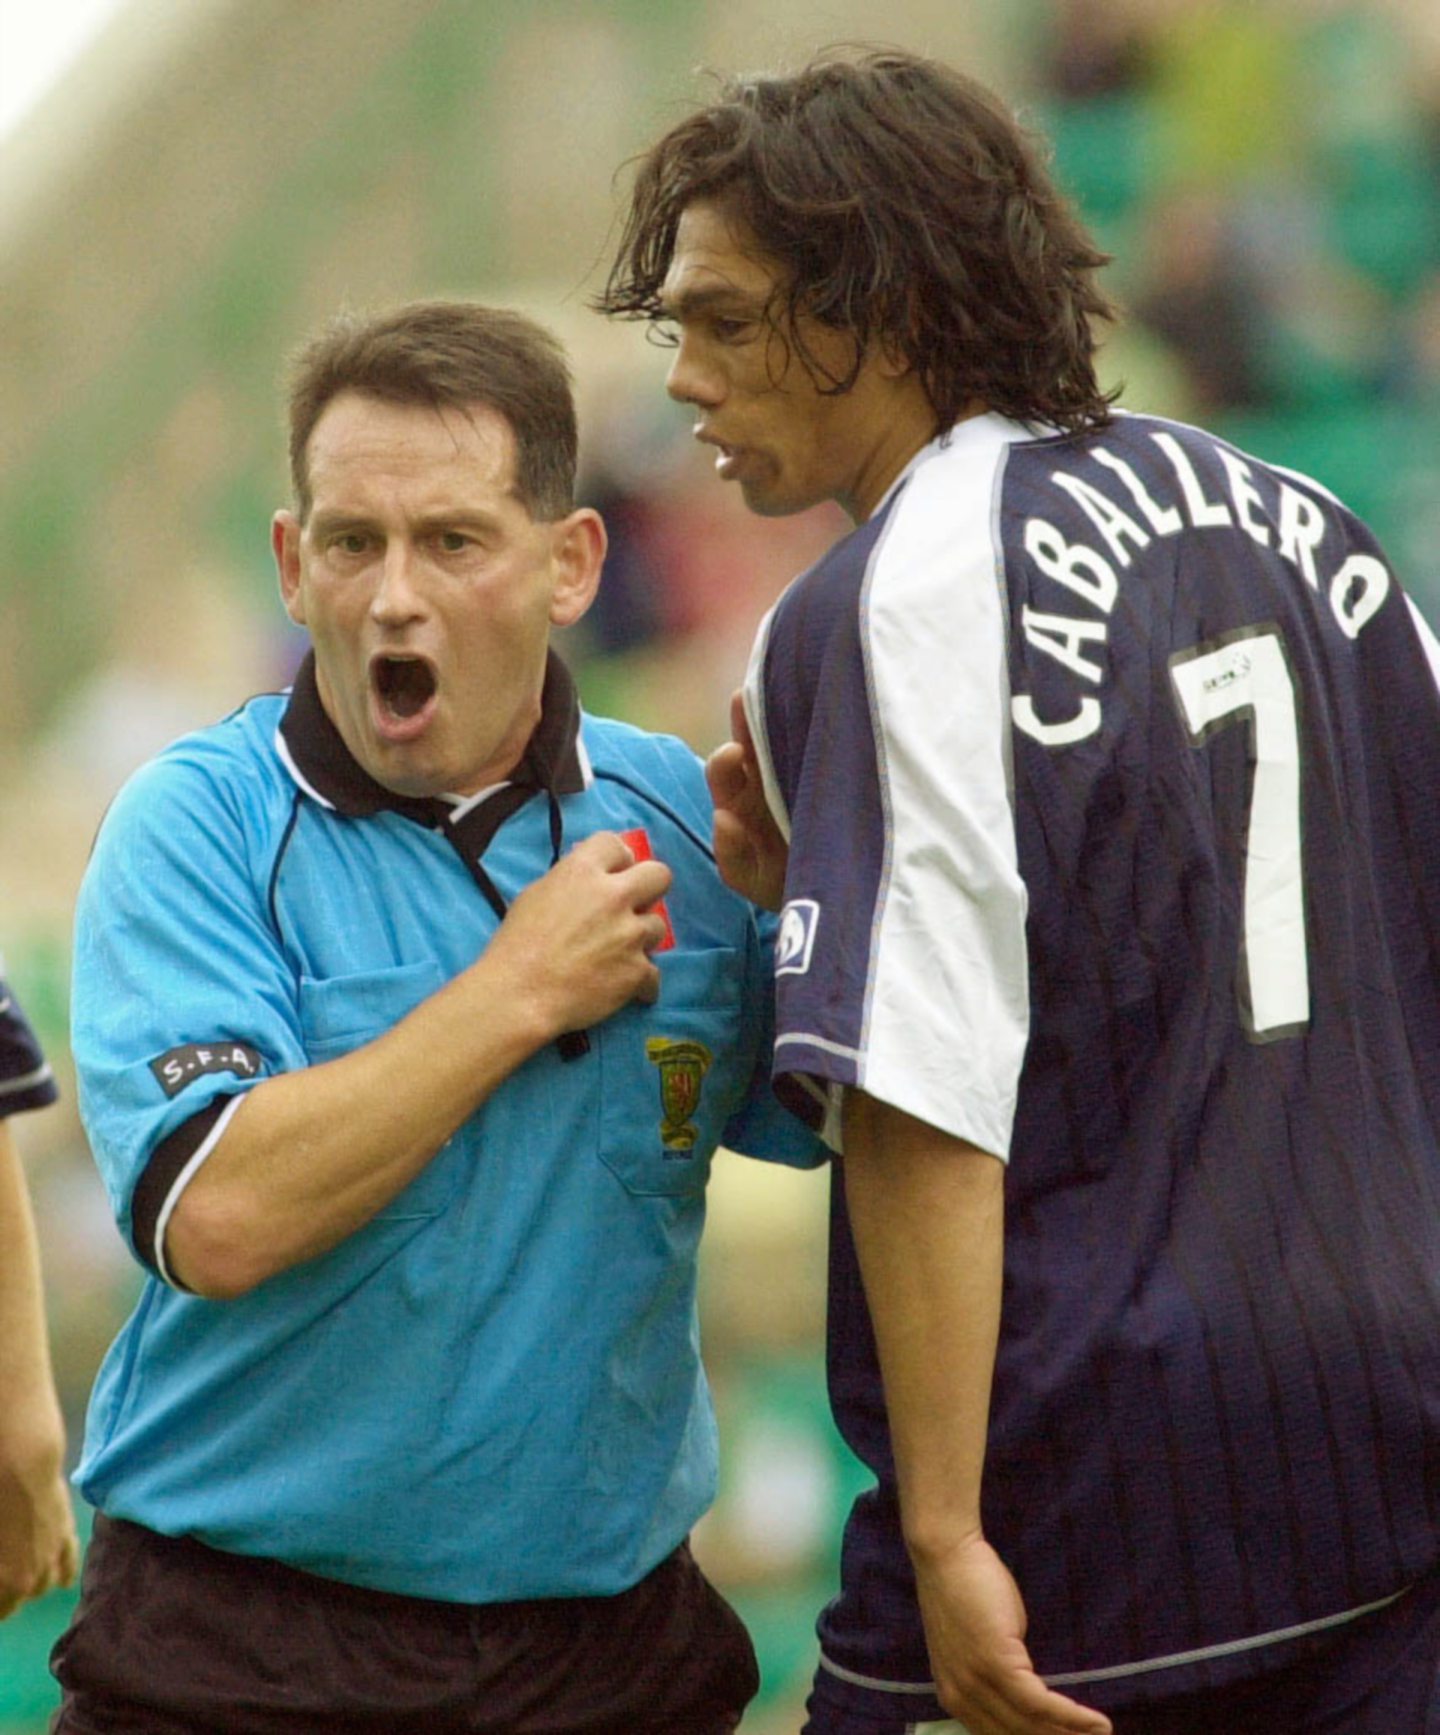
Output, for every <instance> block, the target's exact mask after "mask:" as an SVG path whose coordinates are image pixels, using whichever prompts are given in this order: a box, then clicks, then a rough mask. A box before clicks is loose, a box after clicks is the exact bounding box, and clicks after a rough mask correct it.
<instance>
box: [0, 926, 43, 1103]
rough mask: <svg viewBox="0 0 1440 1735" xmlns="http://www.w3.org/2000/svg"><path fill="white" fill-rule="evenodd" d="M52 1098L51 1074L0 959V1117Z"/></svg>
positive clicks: (2, 960)
mask: <svg viewBox="0 0 1440 1735" xmlns="http://www.w3.org/2000/svg"><path fill="white" fill-rule="evenodd" d="M56 1095H57V1092H56V1089H55V1075H54V1074H53V1073H52V1072H51V1070H50V1065H49V1062H48V1061H47V1060H46V1059H45V1056H44V1055H43V1054H42V1053H41V1052H40V1044H39V1043H38V1042H37V1041H36V1040H35V1033H34V1031H33V1030H31V1028H30V1025H29V1023H28V1022H27V1020H26V1017H25V1014H24V1013H23V1012H22V1011H21V1010H20V1006H19V1002H18V1001H17V1000H16V999H15V997H14V995H13V994H12V993H11V992H10V985H9V983H8V982H7V981H6V980H5V962H4V959H0V1118H3V1117H4V1116H6V1115H11V1114H18V1113H19V1112H20V1111H21V1110H22V1109H29V1108H43V1107H44V1106H45V1104H46V1103H51V1102H54V1100H55V1097H56Z"/></svg>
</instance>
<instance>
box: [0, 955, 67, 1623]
mask: <svg viewBox="0 0 1440 1735" xmlns="http://www.w3.org/2000/svg"><path fill="white" fill-rule="evenodd" d="M55 1096H56V1091H55V1080H54V1078H53V1076H52V1074H51V1071H50V1067H49V1065H48V1063H47V1062H46V1060H45V1057H44V1056H43V1055H42V1054H41V1052H40V1047H39V1044H38V1043H37V1042H36V1041H35V1037H34V1034H33V1032H32V1031H31V1029H30V1026H29V1025H28V1024H27V1023H26V1021H25V1016H24V1014H23V1013H22V1012H21V1010H20V1007H19V1005H18V1004H17V1003H16V1000H15V997H14V995H13V994H12V993H11V992H10V988H9V986H8V984H7V983H6V981H5V966H4V962H3V960H0V1619H3V1618H4V1617H5V1616H6V1615H8V1614H13V1613H14V1611H15V1610H16V1609H17V1608H18V1607H19V1606H20V1604H21V1603H23V1602H25V1601H27V1600H28V1599H29V1598H31V1597H37V1596H42V1595H44V1593H45V1592H46V1591H48V1590H51V1589H53V1588H54V1587H55V1586H57V1585H67V1584H70V1583H71V1582H72V1581H73V1580H74V1577H75V1569H76V1558H77V1545H76V1539H75V1519H74V1515H73V1513H72V1512H71V1509H70V1494H69V1490H68V1489H67V1488H66V1486H65V1474H64V1460H65V1425H64V1422H63V1420H62V1418H61V1414H60V1404H59V1400H58V1399H57V1397H56V1394H55V1381H54V1377H53V1375H52V1373H51V1367H50V1348H49V1340H48V1337H47V1335H46V1329H45V1304H44V1297H43V1294H42V1291H41V1286H40V1254H39V1249H38V1247H37V1245H36V1239H35V1225H34V1221H33V1218H32V1215H31V1210H30V1195H29V1192H28V1191H27V1189H26V1185H25V1172H24V1169H23V1168H22V1167H21V1163H20V1153H19V1151H18V1150H17V1149H16V1147H15V1139H14V1136H13V1134H12V1133H11V1131H10V1121H9V1117H10V1116H11V1115H14V1114H20V1113H21V1112H22V1111H24V1110H26V1109H35V1108H43V1107H45V1105H46V1104H47V1103H52V1102H54V1101H55Z"/></svg>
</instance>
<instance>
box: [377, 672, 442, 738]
mask: <svg viewBox="0 0 1440 1735" xmlns="http://www.w3.org/2000/svg"><path fill="white" fill-rule="evenodd" d="M438 686H439V683H438V681H437V679H436V675H435V670H434V668H433V667H432V666H431V664H430V663H428V662H427V661H426V660H425V658H424V657H415V656H385V655H382V656H375V657H372V658H371V659H370V691H371V694H372V696H373V698H374V701H375V709H376V713H377V716H378V719H379V721H380V723H381V725H382V727H383V728H384V732H385V733H386V734H395V733H400V734H405V735H408V734H412V733H414V732H416V731H418V730H419V729H422V728H423V727H424V726H425V723H426V721H427V720H428V718H429V713H430V711H431V709H432V708H433V706H434V703H435V696H436V692H437V691H438Z"/></svg>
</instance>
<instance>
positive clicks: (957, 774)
mask: <svg viewBox="0 0 1440 1735" xmlns="http://www.w3.org/2000/svg"><path fill="white" fill-rule="evenodd" d="M993 478H994V467H993V465H990V466H987V465H984V464H980V465H975V464H971V465H967V466H964V467H960V466H954V465H944V464H941V463H937V462H933V461H932V462H931V463H928V464H925V465H922V466H921V467H920V468H919V469H917V471H916V472H915V474H914V475H913V476H912V477H911V478H910V480H909V482H908V483H907V485H906V487H905V488H904V490H903V491H902V492H901V493H900V494H899V496H898V497H897V498H896V500H895V501H894V502H893V504H892V507H891V509H890V511H889V513H888V515H887V517H886V519H885V521H884V522H883V523H882V524H879V525H878V526H876V525H873V524H872V525H871V526H865V527H863V528H862V531H861V532H857V533H856V534H855V536H854V537H853V538H851V539H847V542H848V546H847V544H841V545H840V548H839V551H838V553H837V554H835V555H834V556H833V557H831V558H830V559H829V560H828V564H827V562H822V563H821V565H820V566H819V567H817V568H816V569H815V571H814V572H812V573H811V574H809V575H807V577H806V578H805V579H803V580H801V581H800V582H799V583H798V584H797V585H796V586H795V587H794V588H793V589H792V590H791V591H790V592H788V593H787V594H786V596H785V597H783V598H782V599H781V602H780V604H779V605H778V606H777V608H776V609H775V611H774V612H773V614H772V616H771V618H770V621H769V623H768V627H767V629H766V631H765V633H764V637H763V641H762V643H761V644H760V645H759V646H757V651H756V655H755V657H754V659H753V660H752V664H751V670H750V674H749V677H748V679H747V708H748V711H749V715H750V720H751V724H752V731H753V732H755V733H756V735H757V738H758V739H760V740H761V741H763V746H762V748H761V760H762V770H763V771H764V772H765V777H766V784H767V790H768V792H769V794H770V798H771V803H772V806H773V807H775V809H776V817H777V820H778V821H779V823H780V824H781V829H782V830H787V831H788V834H789V840H790V856H789V866H788V870H787V876H786V885H785V899H786V902H785V906H784V909H783V911H782V913H781V921H780V932H779V939H778V949H777V961H776V981H777V998H778V1023H777V1036H776V1050H775V1072H776V1081H777V1088H779V1089H780V1090H781V1091H782V1092H783V1093H784V1094H786V1096H787V1098H788V1099H790V1100H792V1101H795V1102H797V1103H804V1102H806V1101H808V1102H809V1104H810V1107H811V1112H812V1114H813V1115H814V1116H815V1117H816V1118H817V1119H820V1120H822V1121H823V1124H824V1125H825V1128H826V1137H827V1140H828V1141H829V1142H831V1143H832V1144H837V1145H838V1095H839V1090H843V1088H844V1087H849V1086H853V1087H857V1088H859V1089H862V1090H864V1091H866V1092H867V1093H868V1094H870V1095H872V1096H874V1097H876V1098H877V1099H879V1100H880V1101H883V1102H886V1103H888V1104H890V1105H892V1106H893V1107H896V1108H899V1109H901V1110H903V1111H904V1112H906V1113H908V1114H911V1115H914V1116H916V1117H917V1118H918V1119H920V1120H923V1121H926V1122H928V1123H929V1124H931V1125H933V1126H935V1127H937V1128H939V1129H940V1130H941V1131H943V1132H946V1133H949V1134H951V1135H954V1136H956V1137H958V1138H962V1139H965V1140H967V1141H969V1142H970V1143H972V1144H974V1145H977V1146H979V1147H980V1148H981V1149H983V1150H986V1151H990V1152H992V1153H993V1154H995V1155H997V1156H1000V1157H1006V1156H1008V1153H1009V1145H1010V1133H1011V1127H1012V1124H1013V1120H1014V1113H1015V1100H1016V1093H1017V1089H1018V1084H1019V1075H1020V1067H1021V1064H1022V1061H1023V1057H1024V1049H1025V1042H1026V1036H1027V1030H1028V1016H1029V999H1028V977H1027V960H1026V947H1025V909H1026V900H1025V888H1024V884H1023V881H1022V880H1021V878H1020V875H1019V871H1018V867H1017V852H1016V842H1015V825H1014V815H1013V811H1012V805H1011V799H1010V789H1009V778H1008V763H1009V759H1008V756H1009V715H1008V707H1009V694H1008V683H1007V678H1006V670H1005V638H1004V630H1003V615H1002V604H1001V592H1000V582H999V577H998V572H997V562H996V557H995V554H994V551H993V545H992V542H991V533H990V521H991V498H992V484H993Z"/></svg>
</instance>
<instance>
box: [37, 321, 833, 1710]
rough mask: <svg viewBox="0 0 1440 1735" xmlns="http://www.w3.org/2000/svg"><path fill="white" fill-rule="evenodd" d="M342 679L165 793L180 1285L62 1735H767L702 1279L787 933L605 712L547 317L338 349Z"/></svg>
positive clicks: (143, 1075) (100, 1157) (98, 1469)
mask: <svg viewBox="0 0 1440 1735" xmlns="http://www.w3.org/2000/svg"><path fill="white" fill-rule="evenodd" d="M290 429H291V445H290V452H291V462H292V471H293V484H294V504H293V508H292V509H290V510H286V511H282V512H279V513H277V514H276V517H275V520H274V527H273V547H274V553H275V557H276V561H277V564H278V568H279V576H280V586H281V592H282V595H283V599H284V603H285V607H286V609H287V610H288V612H289V614H290V615H291V617H292V618H293V619H294V620H295V621H297V622H298V623H300V624H302V625H303V626H305V627H306V628H307V629H308V630H309V634H310V638H311V643H312V651H311V654H310V655H309V656H308V657H307V659H306V661H305V663H304V665H303V667H302V668H301V670H300V672H299V675H298V677H297V679H296V681H295V683H294V687H293V690H291V691H290V692H288V693H283V694H273V695H268V696H264V697H260V698H256V699H253V700H251V701H250V702H249V703H248V704H246V705H244V706H243V707H242V708H241V709H240V710H239V711H237V712H236V713H234V715H232V716H231V717H229V718H227V719H226V720H225V721H223V722H222V723H220V724H218V725H217V726H215V727H213V728H209V729H206V730H202V731H201V732H200V733H198V734H195V735H192V736H189V737H187V738H185V739H183V740H181V741H179V742H177V743H176V744H175V745H174V746H173V747H171V748H170V749H169V750H168V751H166V752H164V753H162V754H161V755H160V757H159V758H158V759H157V760H156V761H154V762H153V763H152V764H150V765H149V766H148V767H146V768H144V769H142V770H141V771H140V772H139V773H138V775H137V776H136V777H135V778H134V779H133V780H132V781H131V783H130V784H129V786H128V787H127V788H126V789H125V790H124V791H123V792H122V793H121V795H120V796H119V798H118V799H117V801H116V802H115V804H114V806H113V808H112V809H111V811H110V813H109V815H108V817H107V819H106V821H105V824H104V826H103V828H102V831H101V834H100V837H99V839H98V842H97V845H96V848H95V852H94V856H93V859H92V861H91V864H90V867H89V870H88V873H87V875H86V878H85V882H84V885H83V888H82V891H81V895H80V901H79V909H78V916H77V930H76V951H75V991H74V1047H75V1054H76V1059H77V1065H78V1069H79V1078H80V1092H81V1108H82V1113H83V1116H84V1119H85V1123H86V1127H87V1130H88V1132H89V1135H90V1138H91V1141H92V1143H93V1146H94V1150H95V1154H96V1158H97V1161H98V1163H99V1166H100V1168H101V1171H102V1173H103V1175H104V1178H105V1181H106V1184H107V1187H108V1189H109V1193H110V1198H111V1201H112V1203H113V1206H114V1209H115V1214H116V1218H117V1221H118V1223H119V1226H120V1230H121V1233H122V1234H123V1236H124V1237H125V1240H126V1241H127V1243H128V1244H129V1246H130V1247H131V1249H132V1250H133V1252H134V1254H135V1257H136V1258H137V1259H138V1260H139V1261H140V1263H141V1264H142V1265H143V1267H144V1268H145V1271H146V1273H147V1281H146V1283H145V1286H144V1290H143V1292H142V1295H141V1298H140V1301H139V1305H138V1306H137V1308H136V1310H135V1312H134V1314H133V1315H132V1317H131V1318H130V1320H129V1321H128V1323H127V1324H126V1325H125V1327H124V1328H123V1330H122V1331H121V1333H120V1336H119V1338H118V1340H117V1341H116V1343H115V1345H114V1346H113V1348H112V1350H111V1351H110V1353H109V1355H108V1356H107V1358H106V1360H105V1362H104V1365H103V1366H102V1368H101V1371H100V1374H99V1377H98V1380H97V1383H96V1387H95V1391H94V1394H93V1397H92V1401H91V1405H90V1411H89V1417H88V1424H87V1428H86V1435H85V1443H84V1451H83V1456H82V1459H81V1463H80V1467H79V1471H78V1476H77V1480H78V1484H79V1487H80V1490H81V1492H82V1493H83V1494H84V1496H85V1497H86V1499H87V1500H89V1501H90V1502H91V1503H92V1504H93V1505H94V1507H95V1508H96V1512H97V1516H96V1520H95V1527H94V1540H93V1543H92V1545H91V1547H90V1549H89V1552H88V1554H87V1560H86V1566H85V1573H84V1578H83V1583H82V1593H81V1599H80V1603H79V1607H78V1610H77V1613H76V1617H75V1620H74V1622H73V1624H72V1626H71V1628H70V1629H69V1631H68V1632H67V1633H66V1634H65V1635H63V1636H62V1638H61V1639H60V1641H59V1643H58V1645H57V1647H56V1650H55V1653H54V1661H53V1666H54V1669H55V1673H56V1675H57V1677H58V1679H59V1680H60V1682H61V1685H62V1688H63V1690H64V1703H63V1707H62V1710H61V1712H60V1715H59V1721H58V1723H57V1726H56V1727H57V1729H58V1730H59V1731H62V1732H63V1735H82V1732H83V1735H96V1732H99V1731H121V1730H124V1731H131V1730H136V1731H138V1730H144V1731H145V1732H146V1735H181V1732H182V1731H183V1732H185V1735H193V1732H196V1731H201V1730H205V1731H209V1730H214V1731H217V1732H218V1731H222V1730H223V1731H224V1732H225V1735H272V1732H273V1735H280V1732H282V1731H284V1732H287V1735H288V1732H297V1735H299V1732H310V1731H314V1732H317V1735H318V1732H321V1731H337V1732H338V1731H342V1730H343V1731H355V1730H363V1729H372V1730H375V1731H377V1732H378V1731H382V1730H383V1731H385V1732H386V1735H405V1732H406V1731H414V1732H415V1735H421V1732H422V1731H423V1735H444V1732H445V1731H456V1732H459V1731H462V1730H463V1731H469V1732H471V1735H477V1732H486V1731H493V1732H495V1735H499V1732H500V1731H505V1732H507V1735H524V1732H525V1731H533V1732H535V1735H539V1732H541V1731H545V1732H546V1735H565V1732H574V1735H606V1732H609V1735H640V1732H644V1731H654V1732H656V1735H659V1732H660V1731H667V1732H668V1731H675V1730H681V1729H683V1730H687V1731H693V1732H694V1735H709V1732H712V1731H715V1732H718V1731H722V1730H730V1729H733V1728H734V1727H735V1726H736V1724H737V1723H738V1721H739V1718H740V1715H741V1711H742V1709H743V1707H744V1705H745V1703H746V1701H747V1700H748V1699H749V1698H750V1697H751V1696H752V1695H753V1693H754V1691H755V1688H756V1686H757V1684H758V1683H757V1676H756V1669H755V1661H754V1656H753V1652H752V1649H751V1646H750V1643H749V1640H748V1638H747V1636H746V1634H745V1632H744V1630H743V1628H742V1626H741V1624H740V1622H739V1620H738V1619H737V1617H736V1616H735V1614H734V1613H733V1611H732V1610H730V1609H729V1607H728V1606H727V1605H726V1604H725V1603H724V1602H723V1601H722V1600H721V1598H720V1597H719V1595H718V1594H717V1593H716V1592H715V1590H714V1589H713V1588H712V1587H711V1586H710V1585H709V1584H708V1583H707V1581H706V1580H705V1579H704V1578H703V1577H702V1576H701V1574H700V1573H699V1571H698V1570H697V1568H696V1566H695V1563H694V1561H693V1560H692V1559H691V1557H690V1554H689V1552H688V1549H687V1546H686V1537H687V1534H688V1532H689V1530H690V1528H691V1526H692V1525H693V1524H694V1523H695V1521H696V1519H697V1518H698V1517H699V1516H700V1515H701V1513H702V1512H703V1511H704V1510H705V1509H706V1507H707V1505H708V1504H709V1502H710V1500H711V1498H712V1496H713V1493H714V1487H715V1473H716V1462H715V1454H716V1440H715V1424H714V1419H713V1415H712V1411H711V1406H710V1399H709V1394H708V1390H707V1387H706V1382H705V1378H704V1374H703V1372H702V1369H701V1364H700V1360H699V1354H698V1339H697V1329H696V1318H695V1255H696V1246H697V1242H698V1239H699V1235H700V1230H701V1224H702V1221H703V1217H704V1209H705V1184H706V1179H707V1175H708V1171H709V1166H710V1160H711V1157H712V1154H713V1153H714V1151H715V1149H716V1146H717V1145H718V1144H719V1143H720V1142H721V1141H722V1139H723V1140H724V1141H725V1142H726V1143H727V1144H728V1145H731V1146H733V1147H735V1148H737V1149H741V1150H745V1151H750V1152H753V1153H754V1154H756V1155H761V1156H766V1157H770V1158H775V1159H780V1160H785V1161H790V1162H795V1163H802V1164H804V1163H813V1162H814V1161H816V1160H817V1157H818V1154H819V1147H818V1146H816V1145H814V1144H813V1143H812V1141H811V1140H810V1138H809V1136H808V1135H807V1134H804V1133H803V1132H802V1131H801V1130H800V1129H799V1127H798V1125H797V1124H796V1123H794V1122H792V1121H790V1119H789V1117H787V1116H786V1115H785V1114H784V1113H783V1111H781V1110H780V1109H778V1107H775V1106H772V1104H771V1101H770V1092H769V1087H768V1079H767V1066H766V1062H767V1060H768V1052H769V1046H770V1041H771V1022H770V996H769V992H768V985H769V978H770V945H769V936H768V930H767V929H766V928H764V927H762V926H761V925H760V923H759V922H757V919H756V917H755V914H754V912H753V910H752V908H751V906H750V905H749V904H748V903H747V902H745V901H744V900H742V899H741V898H740V897H738V896H737V895H735V894H734V893H733V892H730V891H728V890H727V889H726V888H725V887H724V886H723V885H722V883H721V881H720V879H719V877H718V875H717V872H716V869H715V864H714V861H713V858H712V855H711V852H710V849H709V846H708V836H709V828H710V811H709V800H708V795H707V792H706V787H705V779H704V774H703V769H702V767H701V766H700V764H699V762H698V761H697V760H696V759H695V757H694V756H693V755H692V754H691V753H690V752H689V751H688V749H686V748H685V747H684V746H682V745H681V744H680V743H679V742H677V741H675V740H673V739H669V738H661V737H657V736H653V735H648V734H644V733H642V732H640V731H638V730H636V729H633V728H629V727H627V726H624V725H621V724H619V723H615V722H608V721H605V720H602V719H598V718H592V717H588V716H586V715H585V714H584V713H583V712H582V711H581V709H580V706H579V703H578V700H577V697H576V692H575V688H574V685H573V683H572V681H571V679H570V676H569V674H568V673H567V672H566V669H565V667H564V665H563V664H562V663H561V662H560V661H559V659H558V658H557V657H556V656H555V655H554V654H553V653H552V652H551V651H550V649H549V638H550V632H551V628H552V627H555V626H563V625H568V624H569V623H571V622H573V621H576V620H578V619H579V618H580V616H581V615H582V614H583V613H584V612H585V610H586V608H587V607H588V605H589V603H590V602H591V600H592V598H593V597H594V595H595V591H596V586H597V584H598V582H599V578H600V569H601V562H602V559H603V556H604V551H605V531H604V526H603V524H602V523H601V521H600V519H599V517H598V516H597V514H596V513H595V512H594V511H592V510H590V509H588V508H585V507H576V506H575V505H574V502H573V498H572V492H571V490H572V485H573V479H574V468H575V455H576V432H575V418H574V410H573V406H572V401H571V392H570V381H569V375H568V370H567V367H566V364H565V361H564V358H563V355H562V353H561V352H560V350H559V348H558V346H557V345H556V343H555V342H554V340H553V339H552V338H551V337H550V335H549V334H548V333H546V332H545V331H543V330H542V329H540V328H538V327H536V326H535V325H534V324H532V323H531V322H530V321H528V320H526V319H524V318H522V317H519V316H517V315H515V314H512V313H508V312H503V311H498V310H494V309H487V308H483V307H479V306H474V305H470V304H463V303H458V304H457V303H420V304H413V305H408V306H405V307H401V308H399V309H397V310H395V311H393V312H390V313H386V314H383V315H381V316H379V317H376V318H373V319H369V320H348V319H346V320H340V321H338V322H336V323H335V324H333V325H332V326H330V327H329V328H327V329H326V330H325V331H324V332H323V333H322V334H321V335H320V336H318V337H317V338H316V339H315V340H314V342H313V343H312V344H311V345H310V346H309V348H308V349H307V350H306V351H305V352H304V353H303V355H302V356H301V357H300V359H299V362H298V365H297V367H296V370H295V373H294V377H293V382H292V390H291V395H290Z"/></svg>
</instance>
